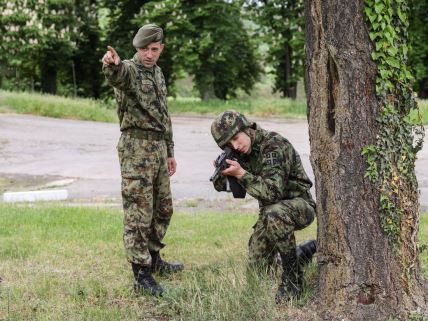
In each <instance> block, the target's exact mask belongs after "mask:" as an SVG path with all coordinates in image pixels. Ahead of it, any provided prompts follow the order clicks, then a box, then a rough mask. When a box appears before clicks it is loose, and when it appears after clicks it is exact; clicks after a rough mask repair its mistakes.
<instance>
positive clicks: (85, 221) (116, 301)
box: [0, 204, 316, 321]
mask: <svg viewBox="0 0 428 321" xmlns="http://www.w3.org/2000/svg"><path fill="white" fill-rule="evenodd" d="M0 212H1V215H0V226H1V227H2V228H1V229H0V244H1V247H0V277H1V278H2V279H3V282H2V283H0V320H7V321H12V320H91V321H96V320H100V321H101V320H103V321H109V320H112V321H113V320H115V321H116V320H186V321H187V320H195V321H196V320H198V321H201V320H261V319H263V320H273V319H275V318H276V317H278V316H280V315H282V316H283V315H284V311H283V309H282V310H281V308H278V307H276V305H275V303H274V300H273V296H274V293H275V290H276V287H277V280H276V279H274V278H273V277H268V276H264V277H263V276H256V275H252V274H249V275H248V276H247V277H246V257H247V240H248V238H249V235H250V232H251V226H252V225H253V224H254V222H255V220H256V219H257V214H256V213H253V212H247V213H240V214H237V213H233V212H229V213H224V212H221V213H220V212H203V213H198V214H193V213H192V214H190V213H183V212H182V213H176V214H175V215H174V217H173V221H172V223H171V226H170V229H169V231H168V233H167V237H166V239H165V243H167V244H168V246H167V247H166V248H165V250H164V251H163V256H164V257H165V258H166V259H168V260H174V259H179V260H182V261H183V262H184V263H185V265H186V269H185V271H184V272H183V273H180V274H176V275H173V276H169V277H161V276H157V278H158V280H159V281H160V283H161V284H162V285H163V286H164V287H165V288H166V289H167V294H166V295H165V296H164V297H163V298H162V299H156V298H153V297H147V296H135V295H134V293H133V292H132V290H131V289H132V273H131V269H130V266H129V264H128V263H127V262H126V259H125V256H124V253H123V246H122V213H121V211H120V210H116V209H106V208H72V207H65V206H61V205H48V204H46V205H44V204H38V205H35V206H23V205H22V206H11V205H6V204H0ZM315 230H316V227H315V225H312V226H311V227H310V228H308V229H306V230H305V233H304V234H303V233H299V234H298V236H297V238H298V240H304V239H307V238H310V237H314V235H315V233H316V232H315ZM314 273H315V271H314V268H313V267H312V269H309V270H308V273H307V275H308V277H309V278H310V277H311V275H312V277H313V275H314ZM309 295H310V293H307V295H306V297H307V296H309Z"/></svg>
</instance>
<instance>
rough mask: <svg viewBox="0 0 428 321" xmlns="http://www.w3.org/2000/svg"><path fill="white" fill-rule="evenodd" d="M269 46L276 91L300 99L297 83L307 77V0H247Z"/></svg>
mask: <svg viewBox="0 0 428 321" xmlns="http://www.w3.org/2000/svg"><path fill="white" fill-rule="evenodd" d="M247 3H248V4H249V9H250V12H251V14H252V16H253V17H254V20H255V22H256V23H257V24H258V26H259V31H260V33H261V35H262V39H263V41H264V42H265V43H266V44H267V45H268V50H267V54H266V61H267V62H268V63H269V64H270V65H271V66H272V69H273V70H272V73H273V74H274V75H275V83H274V87H273V89H274V91H275V92H280V93H281V94H282V95H283V96H284V97H290V98H292V99H295V98H296V94H297V82H298V81H299V80H300V79H301V78H303V59H304V15H303V11H304V10H303V0H286V1H284V0H263V1H258V0H247Z"/></svg>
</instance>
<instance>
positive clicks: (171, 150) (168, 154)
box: [166, 148, 174, 158]
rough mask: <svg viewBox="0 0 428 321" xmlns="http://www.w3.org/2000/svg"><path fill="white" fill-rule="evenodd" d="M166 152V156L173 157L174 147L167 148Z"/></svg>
mask: <svg viewBox="0 0 428 321" xmlns="http://www.w3.org/2000/svg"><path fill="white" fill-rule="evenodd" d="M166 153H167V156H168V158H171V157H174V149H172V148H167V151H166Z"/></svg>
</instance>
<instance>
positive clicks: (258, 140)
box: [251, 124, 263, 152]
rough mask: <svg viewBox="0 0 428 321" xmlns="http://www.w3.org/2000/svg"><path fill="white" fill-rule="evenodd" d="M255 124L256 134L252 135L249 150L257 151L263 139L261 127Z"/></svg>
mask: <svg viewBox="0 0 428 321" xmlns="http://www.w3.org/2000/svg"><path fill="white" fill-rule="evenodd" d="M255 126H256V128H255V129H256V135H255V137H254V141H253V143H252V144H251V152H253V151H254V152H259V151H260V144H261V142H262V140H263V130H262V129H261V127H260V126H259V125H257V124H255Z"/></svg>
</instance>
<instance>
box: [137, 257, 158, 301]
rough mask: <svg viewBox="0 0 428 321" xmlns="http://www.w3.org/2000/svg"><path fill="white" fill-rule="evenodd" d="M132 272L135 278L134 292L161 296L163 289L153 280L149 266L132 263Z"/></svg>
mask: <svg viewBox="0 0 428 321" xmlns="http://www.w3.org/2000/svg"><path fill="white" fill-rule="evenodd" d="M132 271H133V272H134V278H135V282H134V291H135V292H137V293H141V292H143V293H149V294H151V295H154V296H162V293H163V288H162V287H161V286H160V285H159V284H158V283H157V282H156V280H155V279H154V278H153V276H152V272H151V268H150V266H142V265H139V264H135V263H132Z"/></svg>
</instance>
